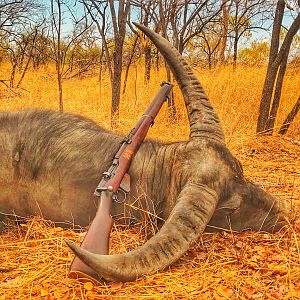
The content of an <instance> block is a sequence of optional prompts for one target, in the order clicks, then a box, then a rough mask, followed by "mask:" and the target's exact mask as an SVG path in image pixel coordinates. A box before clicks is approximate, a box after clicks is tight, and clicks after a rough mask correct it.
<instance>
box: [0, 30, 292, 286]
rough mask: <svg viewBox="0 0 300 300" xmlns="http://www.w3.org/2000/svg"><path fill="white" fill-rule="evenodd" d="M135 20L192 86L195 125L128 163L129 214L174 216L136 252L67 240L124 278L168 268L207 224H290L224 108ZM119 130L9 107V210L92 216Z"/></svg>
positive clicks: (1, 138)
mask: <svg viewBox="0 0 300 300" xmlns="http://www.w3.org/2000/svg"><path fill="white" fill-rule="evenodd" d="M137 26H138V27H139V28H140V29H141V30H142V31H143V32H144V33H145V34H146V35H147V36H148V37H149V38H150V39H151V40H152V41H153V43H154V44H155V45H156V46H157V47H158V49H159V51H160V52H161V53H162V54H163V56H164V57H165V59H166V60H167V62H168V63H169V65H170V67H171V70H172V72H173V74H174V76H175V78H176V80H177V82H178V85H179V86H180V88H181V90H182V93H183V96H184V101H185V104H186V107H187V111H188V117H189V124H190V128H191V130H190V137H189V140H188V141H186V142H180V143H171V144H165V143H159V142H156V141H151V140H147V141H145V142H144V143H143V144H142V146H141V148H140V150H139V151H138V153H137V155H136V157H135V158H134V160H133V163H132V165H131V167H130V170H129V174H130V176H131V192H130V195H129V199H128V200H127V201H126V203H127V204H132V205H127V204H117V203H114V205H113V214H114V215H115V216H116V219H118V220H120V221H121V222H127V223H128V222H130V220H139V219H141V218H143V215H142V213H141V211H144V210H148V211H149V212H150V213H151V214H155V215H157V216H158V217H159V218H160V219H164V220H166V221H165V223H164V224H163V226H162V227H161V229H160V230H159V231H158V233H157V234H156V235H155V236H153V237H152V238H150V239H149V240H148V241H147V242H146V243H145V244H144V245H142V246H141V247H139V248H137V249H135V250H133V251H131V252H128V253H124V254H118V255H105V256H102V255H97V254H92V253H89V252H88V251H86V250H84V249H81V248H79V247H77V246H75V245H73V244H72V243H69V242H68V244H69V246H70V247H71V248H72V250H73V251H74V252H75V253H76V255H78V256H79V258H80V259H81V260H83V261H84V262H85V263H86V264H88V265H89V266H90V267H91V268H92V269H94V270H95V271H96V272H97V273H98V274H100V275H101V276H103V277H104V278H106V279H112V280H120V281H129V280H134V279H136V278H138V277H140V276H142V275H144V274H151V273H154V272H156V271H158V270H163V269H164V268H165V267H167V266H169V265H171V264H172V263H173V262H174V261H176V260H177V259H178V258H180V257H181V256H182V255H183V254H184V253H185V252H186V251H187V249H188V248H189V247H190V245H191V243H193V242H194V241H195V240H197V239H198V238H199V236H200V235H201V233H202V232H203V231H204V230H205V228H207V229H210V230H216V229H219V228H230V229H232V230H236V231H240V230H244V229H253V230H264V231H268V232H274V231H277V230H279V229H280V228H282V227H283V226H284V225H286V224H287V221H286V218H287V216H288V209H287V206H286V204H285V203H284V202H283V201H282V200H280V199H279V198H275V197H273V196H271V195H269V194H267V193H266V192H264V191H263V190H262V189H261V188H259V187H258V186H256V185H254V184H252V183H250V182H249V181H248V180H247V179H245V178H244V176H243V170H242V167H241V164H240V163H239V161H238V160H237V159H236V158H234V157H233V156H232V154H231V153H230V151H229V150H228V149H227V147H226V145H225V142H224V135H223V131H222V128H221V125H220V122H219V119H218V116H217V115H216V113H215V112H214V110H213V108H212V106H211V104H210V102H209V100H208V97H207V96H206V95H205V93H204V90H203V88H202V86H201V84H200V82H199V81H198V79H197V78H196V76H195V75H194V74H193V72H192V70H191V69H190V67H189V66H188V65H187V63H186V62H185V61H184V60H183V58H182V57H181V56H180V55H179V53H178V52H177V50H176V49H175V48H174V47H172V46H171V45H170V44H169V43H168V42H167V41H166V40H165V39H163V38H162V37H160V36H159V35H158V34H156V33H154V32H153V31H151V30H149V29H147V28H146V27H144V26H141V25H138V24H137ZM121 140H122V137H121V136H118V135H116V134H115V133H112V132H109V131H107V130H105V129H103V128H101V127H99V126H98V125H97V124H95V123H94V122H92V121H90V120H88V119H86V118H83V117H80V116H75V115H71V114H61V113H57V112H52V111H41V110H31V111H21V112H2V113H1V114H0V155H1V157H2V160H1V163H0V185H1V186H0V187H1V193H0V212H1V214H2V216H3V215H5V214H12V213H15V214H17V215H21V216H28V215H36V214H38V215H41V216H42V217H44V218H46V219H50V220H53V221H55V222H59V223H63V224H66V225H67V224H79V225H81V226H86V225H88V223H89V222H90V220H91V219H92V218H93V217H94V215H95V212H96V206H97V200H98V199H97V198H95V197H94V196H93V191H94V188H95V187H96V185H97V184H98V182H99V179H100V176H101V174H102V172H104V171H106V170H107V169H108V167H109V165H110V164H111V161H112V158H113V155H114V154H115V153H116V151H117V149H118V147H119V145H120V142H121ZM141 193H142V194H143V195H142V196H141V195H140V194H141ZM137 199H138V201H137ZM129 206H134V207H136V209H129V208H128V207H129Z"/></svg>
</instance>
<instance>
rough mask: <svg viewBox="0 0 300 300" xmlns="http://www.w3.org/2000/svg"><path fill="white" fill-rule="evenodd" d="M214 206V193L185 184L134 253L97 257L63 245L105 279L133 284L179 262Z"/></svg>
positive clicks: (74, 247)
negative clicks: (158, 225) (159, 223)
mask: <svg viewBox="0 0 300 300" xmlns="http://www.w3.org/2000/svg"><path fill="white" fill-rule="evenodd" d="M216 204H217V194H216V192H215V191H213V190H211V189H209V188H208V187H207V186H203V185H195V184H192V183H188V184H187V185H186V186H185V187H184V189H183V190H182V191H181V193H180V195H179V198H178V203H177V204H176V206H175V208H174V209H173V211H172V212H171V215H170V217H169V218H168V220H167V221H166V222H165V224H164V225H163V227H162V228H161V229H160V231H159V232H158V233H157V234H156V235H154V236H153V237H152V238H151V239H150V240H148V241H147V242H146V243H145V244H144V245H142V246H141V247H139V248H137V249H135V250H133V251H130V252H128V253H124V254H116V255H99V254H92V253H90V252H88V251H87V250H84V249H82V248H80V247H77V246H75V245H74V244H73V243H71V242H69V241H66V242H67V244H68V246H69V247H70V248H71V249H72V251H73V252H74V253H75V254H76V255H77V256H78V257H79V258H80V259H81V260H82V261H83V262H84V263H86V264H87V265H88V266H90V267H91V268H92V269H93V270H95V271H96V272H97V273H98V274H99V275H101V276H102V277H104V278H105V279H107V280H115V281H123V282H125V281H132V280H135V279H136V278H138V277H140V276H142V275H144V274H152V273H155V272H156V271H159V270H162V269H164V268H166V267H167V266H169V265H170V264H172V263H173V262H175V261H176V260H177V259H179V258H180V257H181V256H182V255H183V254H184V253H185V252H186V251H187V250H188V248H189V246H190V244H191V243H192V242H193V241H195V240H196V239H197V238H198V237H199V236H200V234H201V233H202V232H203V230H204V229H205V227H206V225H207V223H208V222H209V220H210V218H211V216H212V214H213V212H214V210H215V207H216Z"/></svg>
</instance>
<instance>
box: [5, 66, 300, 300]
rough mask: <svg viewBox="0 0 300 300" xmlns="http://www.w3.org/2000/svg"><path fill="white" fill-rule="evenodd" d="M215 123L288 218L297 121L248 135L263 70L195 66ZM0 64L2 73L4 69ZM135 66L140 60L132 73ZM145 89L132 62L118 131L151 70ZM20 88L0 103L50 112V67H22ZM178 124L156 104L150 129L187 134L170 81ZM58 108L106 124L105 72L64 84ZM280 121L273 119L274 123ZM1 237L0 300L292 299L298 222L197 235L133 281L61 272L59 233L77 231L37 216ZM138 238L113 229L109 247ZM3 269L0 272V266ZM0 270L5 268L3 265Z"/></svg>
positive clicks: (295, 173) (150, 90)
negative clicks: (180, 252) (274, 228)
mask: <svg viewBox="0 0 300 300" xmlns="http://www.w3.org/2000/svg"><path fill="white" fill-rule="evenodd" d="M197 72H198V75H199V78H201V81H202V83H203V85H204V86H205V89H206V91H207V93H208V95H209V97H210V99H211V100H212V102H213V104H214V106H215V108H216V110H217V111H218V113H219V115H220V118H221V120H222V124H223V127H224V129H225V133H226V139H227V142H228V144H229V146H230V148H231V150H232V151H233V153H234V154H235V155H236V156H237V157H238V158H239V159H240V160H241V162H242V164H243V166H244V170H245V174H246V176H247V178H250V179H251V180H253V181H255V182H258V183H259V184H261V185H262V186H264V188H265V189H266V190H267V191H269V192H272V193H273V194H276V195H279V196H281V197H282V198H283V199H285V200H287V201H290V202H291V203H292V205H293V207H294V208H295V212H296V215H297V216H298V215H299V213H298V211H299V205H300V199H299V194H300V168H299V166H300V157H299V149H300V147H299V136H300V126H299V123H300V118H299V116H298V118H297V119H296V120H295V123H294V124H293V125H292V126H291V128H290V131H289V137H287V138H283V137H277V136H275V137H267V138H259V139H256V138H255V135H254V134H255V125H256V119H257V111H258V106H259V99H260V93H261V88H262V83H263V78H264V73H265V70H264V69H259V68H253V67H252V68H241V67H239V68H238V69H237V70H236V72H233V71H232V70H231V68H230V67H226V68H222V69H217V70H213V71H206V70H204V71H203V70H197ZM4 73H5V67H3V68H2V69H0V79H1V78H4V76H5V74H4ZM141 73H142V68H141V67H138V74H141ZM152 78H153V79H152V80H151V83H150V84H149V86H147V87H145V86H144V84H143V78H142V76H138V77H137V78H136V79H135V70H134V68H133V70H132V74H131V76H130V80H129V82H128V89H127V92H126V94H125V95H124V96H123V98H122V102H121V117H120V122H119V124H118V127H117V128H116V129H117V130H118V131H119V132H121V133H124V134H126V133H127V132H128V131H129V130H130V128H131V127H132V126H133V124H134V123H135V121H136V120H137V119H138V118H139V116H140V115H141V114H142V112H143V110H144V109H145V107H146V106H147V103H148V102H149V101H150V99H151V98H152V97H153V95H154V94H155V93H156V91H157V90H158V87H159V83H160V82H161V80H163V79H164V73H163V71H162V72H159V74H156V73H154V72H153V74H152ZM23 88H24V89H25V90H20V91H18V92H19V94H18V95H14V94H13V93H11V92H9V91H7V90H6V89H4V87H3V86H2V87H0V100H1V103H0V109H3V110H17V109H22V108H28V107H42V108H51V109H58V101H57V89H56V82H55V76H54V73H53V70H52V69H51V67H50V68H49V69H48V70H47V69H45V70H39V71H37V72H33V71H32V72H29V73H28V74H27V77H26V78H25V81H24V85H23ZM299 88H300V76H299V71H298V73H297V72H296V70H289V72H288V74H287V77H286V80H285V83H284V89H283V96H282V105H281V107H280V118H279V120H280V122H279V124H281V122H282V120H283V119H284V118H285V116H286V114H287V113H288V112H289V110H290V109H291V107H292V105H293V104H294V102H295V101H296V99H297V97H298V93H299V90H300V89H299ZM175 96H176V107H177V111H178V123H176V124H169V123H168V122H167V121H166V120H167V115H168V113H167V110H166V109H165V108H164V109H163V111H162V112H160V115H159V117H158V118H157V121H156V124H155V126H154V127H153V128H152V129H151V132H150V134H149V135H150V136H151V137H152V138H157V139H160V140H163V141H176V140H184V139H186V138H187V136H188V124H187V121H186V113H185V109H184V105H183V103H182V98H181V97H180V92H179V90H178V88H177V87H175ZM64 103H65V110H66V111H71V112H75V113H79V114H82V115H86V116H88V117H91V118H92V119H94V120H96V121H97V122H98V123H99V124H102V125H104V126H105V127H108V128H109V127H110V118H109V116H110V89H109V81H108V79H103V80H102V83H101V85H99V82H98V81H97V78H96V76H94V77H91V78H87V79H82V80H79V79H72V80H69V81H66V82H65V83H64ZM277 126H278V125H277ZM7 228H8V230H7V232H5V233H3V234H2V235H0V253H1V254H0V299H1V300H3V299H6V300H7V299H47V300H50V299H51V300H54V299H107V298H108V299H123V298H127V299H137V298H138V299H216V300H219V299H300V245H299V241H300V221H299V218H297V217H296V219H295V220H293V222H292V224H291V225H290V227H289V228H287V229H285V230H283V231H282V232H279V233H277V234H274V235H271V234H265V233H254V232H244V233H240V234H232V233H224V234H220V233H219V234H204V235H203V236H202V237H201V239H199V241H198V242H197V243H195V244H194V245H193V247H192V248H191V249H190V250H189V251H188V253H187V254H186V255H185V256H184V257H182V258H181V259H180V260H179V261H178V262H177V263H176V264H174V265H173V266H172V267H171V268H169V269H168V270H166V271H164V272H160V273H157V274H154V275H152V276H147V277H144V278H141V279H139V280H138V281H136V282H132V283H126V284H119V283H108V284H103V285H100V286H97V287H96V286H92V285H90V284H83V283H80V282H78V281H75V280H71V279H68V278H67V273H68V266H69V264H70V262H71V261H72V258H73V255H72V253H71V252H70V251H69V250H68V249H67V247H66V245H65V244H64V243H63V239H64V238H69V239H71V240H73V241H76V242H79V240H80V239H81V237H82V234H80V233H78V232H77V233H75V232H74V231H72V230H62V229H61V228H56V227H54V225H53V224H51V223H49V222H46V221H44V220H41V219H39V218H31V219H29V220H27V222H26V223H24V224H20V225H15V224H9V225H8V227H7ZM145 239H146V237H145V236H144V235H143V234H142V233H141V230H140V227H135V228H131V229H126V230H122V229H121V228H120V227H115V228H114V231H113V233H112V239H111V250H112V252H124V251H128V250H130V249H132V248H135V247H137V246H138V245H140V244H141V243H143V242H144V240H145ZM1 268H2V269H1ZM1 271H3V272H1Z"/></svg>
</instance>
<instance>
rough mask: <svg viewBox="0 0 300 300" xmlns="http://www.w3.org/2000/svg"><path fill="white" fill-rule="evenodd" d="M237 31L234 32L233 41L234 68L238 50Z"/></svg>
mask: <svg viewBox="0 0 300 300" xmlns="http://www.w3.org/2000/svg"><path fill="white" fill-rule="evenodd" d="M238 41H239V39H238V33H236V35H235V37H234V41H233V69H236V62H237V52H238Z"/></svg>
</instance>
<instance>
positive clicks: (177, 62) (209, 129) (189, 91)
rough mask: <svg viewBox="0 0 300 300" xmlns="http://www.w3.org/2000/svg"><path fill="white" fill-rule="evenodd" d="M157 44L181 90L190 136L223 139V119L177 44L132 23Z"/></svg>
mask: <svg viewBox="0 0 300 300" xmlns="http://www.w3.org/2000/svg"><path fill="white" fill-rule="evenodd" d="M133 24H134V25H135V26H136V27H138V28H139V29H140V30H141V31H142V32H143V33H145V34H146V36H147V37H148V38H149V39H150V40H151V41H152V42H153V43H154V44H155V46H156V47H157V49H158V50H159V52H160V53H161V54H162V55H163V57H164V58H165V60H166V61H167V62H168V65H169V66H170V68H171V70H172V73H173V75H174V76H175V78H176V80H177V82H178V84H179V86H180V89H181V91H182V94H183V97H184V101H185V105H186V108H187V112H188V117H189V122H190V128H191V129H190V130H191V131H190V138H195V137H208V138H213V139H216V140H218V141H224V134H223V130H222V127H221V124H220V120H219V118H218V116H217V114H216V112H215V111H214V109H213V107H212V105H211V103H210V102H209V99H208V97H207V95H206V94H205V92H204V89H203V87H202V85H201V83H200V82H199V80H198V79H197V77H196V76H195V74H194V73H193V71H192V69H191V68H190V66H189V65H188V64H187V62H186V61H185V60H184V58H183V57H182V56H181V55H180V54H179V52H178V51H177V50H176V48H175V47H174V46H172V45H171V44H170V43H169V42H168V41H167V40H166V39H164V38H163V37H162V36H160V35H159V34H157V33H155V32H154V31H152V30H151V29H149V28H147V27H145V26H144V25H141V24H137V23H133Z"/></svg>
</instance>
